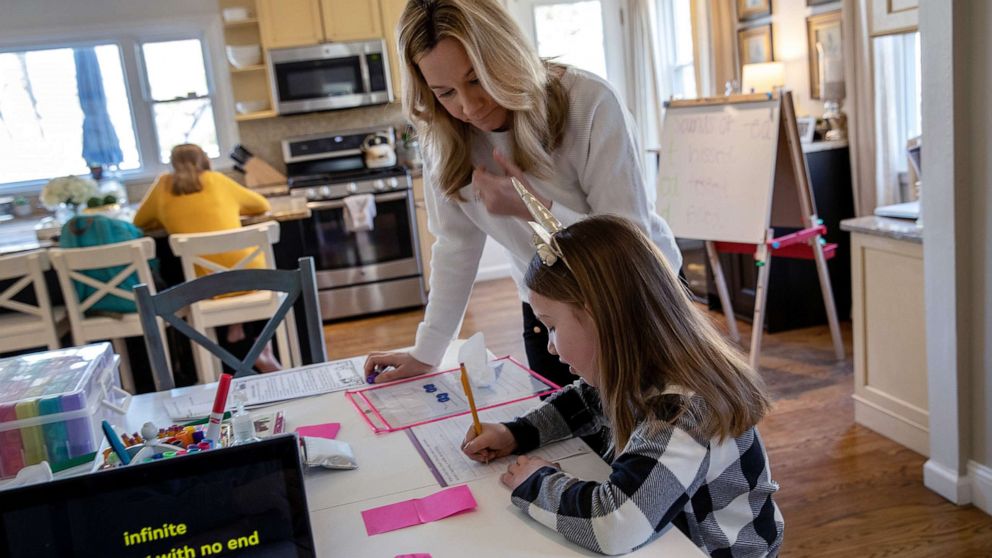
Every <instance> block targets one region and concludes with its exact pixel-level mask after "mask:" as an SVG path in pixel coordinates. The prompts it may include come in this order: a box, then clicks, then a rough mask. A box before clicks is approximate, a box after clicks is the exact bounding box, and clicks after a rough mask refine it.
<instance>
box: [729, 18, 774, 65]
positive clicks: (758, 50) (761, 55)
mask: <svg viewBox="0 0 992 558" xmlns="http://www.w3.org/2000/svg"><path fill="white" fill-rule="evenodd" d="M737 53H738V54H739V57H740V61H741V66H742V67H743V66H744V64H754V63H758V62H771V61H773V60H775V54H774V52H773V51H772V24H771V23H769V24H767V25H758V26H756V27H747V28H745V29H740V30H738V31H737Z"/></svg>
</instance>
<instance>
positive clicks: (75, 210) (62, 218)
mask: <svg viewBox="0 0 992 558" xmlns="http://www.w3.org/2000/svg"><path fill="white" fill-rule="evenodd" d="M79 209H80V208H79V204H77V203H65V202H63V203H60V204H59V206H58V207H56V208H55V219H56V220H58V222H59V223H62V224H63V225H64V224H65V223H66V222H68V221H69V219H72V218H73V217H75V216H76V215H79Z"/></svg>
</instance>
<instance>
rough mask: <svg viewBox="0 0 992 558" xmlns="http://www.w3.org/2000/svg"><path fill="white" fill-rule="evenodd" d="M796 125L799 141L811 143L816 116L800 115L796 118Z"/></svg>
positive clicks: (814, 130)
mask: <svg viewBox="0 0 992 558" xmlns="http://www.w3.org/2000/svg"><path fill="white" fill-rule="evenodd" d="M796 127H797V128H798V129H799V143H811V142H812V141H813V135H814V134H815V133H816V118H814V117H812V116H800V117H798V118H796Z"/></svg>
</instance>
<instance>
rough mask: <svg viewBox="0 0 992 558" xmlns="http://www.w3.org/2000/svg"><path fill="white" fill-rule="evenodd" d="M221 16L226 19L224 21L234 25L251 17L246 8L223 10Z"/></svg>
mask: <svg viewBox="0 0 992 558" xmlns="http://www.w3.org/2000/svg"><path fill="white" fill-rule="evenodd" d="M220 14H221V17H223V18H224V21H227V22H232V23H233V22H235V21H244V20H246V19H248V17H249V13H248V8H245V7H243V6H239V7H235V8H224V9H223V10H221V12H220Z"/></svg>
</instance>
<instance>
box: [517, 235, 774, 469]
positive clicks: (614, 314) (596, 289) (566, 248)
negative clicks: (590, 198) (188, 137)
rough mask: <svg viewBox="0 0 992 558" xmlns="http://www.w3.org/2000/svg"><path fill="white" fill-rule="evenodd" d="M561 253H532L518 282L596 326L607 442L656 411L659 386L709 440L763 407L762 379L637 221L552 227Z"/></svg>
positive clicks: (737, 431)
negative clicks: (673, 393)
mask: <svg viewBox="0 0 992 558" xmlns="http://www.w3.org/2000/svg"><path fill="white" fill-rule="evenodd" d="M556 238H557V242H558V246H559V247H560V249H561V251H562V253H563V254H565V258H566V259H567V260H568V263H567V265H566V264H565V263H564V262H563V260H562V259H559V260H558V262H557V263H556V264H555V265H553V266H546V265H544V264H542V263H541V260H540V259H539V258H538V257H535V258H534V259H533V260H531V264H530V268H529V269H528V270H527V274H526V278H525V281H526V284H527V286H528V288H530V289H531V291H533V292H535V293H538V294H540V295H541V296H544V297H547V298H550V299H552V300H557V301H560V302H564V303H567V304H569V305H572V306H574V307H575V308H574V310H575V311H576V312H581V311H583V310H584V311H586V312H588V313H589V315H590V316H591V317H592V319H593V321H594V322H595V324H596V328H597V330H598V331H599V340H598V346H599V352H598V357H597V358H598V362H597V366H598V370H599V391H600V396H601V398H602V401H603V411H604V413H605V414H606V417H607V418H608V419H609V420H610V423H611V425H612V429H613V440H612V441H613V448H614V451H620V450H622V449H623V447H624V446H625V445H626V444H627V442H628V440H629V439H630V436H631V433H632V432H633V431H634V428H635V427H636V426H637V422H638V421H639V420H641V419H643V418H644V417H650V416H655V417H658V416H660V415H661V414H662V413H661V405H662V401H661V399H660V398H659V397H660V395H661V393H662V392H663V391H665V389H666V388H676V390H682V391H683V392H685V393H688V394H694V395H698V396H699V397H700V398H701V399H702V401H703V404H701V405H695V406H694V405H693V404H692V399H691V398H690V397H683V398H682V400H683V407H682V408H681V409H680V410H679V415H681V414H682V413H684V412H690V413H694V414H695V415H696V416H698V417H699V418H700V431H701V433H702V434H703V435H705V436H707V437H708V438H712V437H718V438H719V439H721V440H723V439H726V438H727V437H737V436H739V435H741V434H742V433H743V432H745V431H746V430H747V429H749V428H751V427H752V426H754V425H756V424H757V423H758V421H760V420H761V418H762V417H763V416H764V415H765V413H766V412H767V411H768V409H769V405H770V403H769V400H768V399H767V397H766V396H765V394H764V393H763V383H762V381H761V378H760V377H759V376H758V375H757V374H755V373H754V371H753V370H752V369H751V368H750V367H749V366H748V365H747V363H746V362H745V361H744V360H743V358H742V357H741V356H740V354H739V352H738V351H737V350H736V349H734V348H733V347H731V346H730V345H729V344H728V343H727V342H726V341H724V339H723V337H722V336H721V335H720V334H719V333H717V331H716V330H715V329H714V328H713V327H712V326H711V325H710V323H709V320H708V319H707V318H706V316H705V315H703V313H702V312H701V311H699V310H698V309H696V307H695V306H694V305H693V304H692V303H691V302H690V300H689V297H688V296H687V294H686V292H685V288H684V287H683V286H682V283H681V282H680V281H679V279H678V277H677V276H676V275H675V273H674V272H673V271H672V269H671V268H670V267H669V266H668V263H667V261H666V260H665V258H664V256H663V255H662V254H661V252H660V251H659V250H658V248H657V247H655V245H654V243H652V242H651V241H650V240H649V239H648V238H647V237H646V236H645V235H644V234H643V233H642V232H641V231H640V229H638V228H637V227H636V226H634V225H633V224H632V223H630V222H629V221H626V220H624V219H622V218H619V217H614V216H594V217H590V218H588V219H585V220H582V221H579V222H578V223H575V224H573V225H571V226H570V227H568V228H566V229H564V230H563V231H561V232H560V233H558V234H557V235H556Z"/></svg>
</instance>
